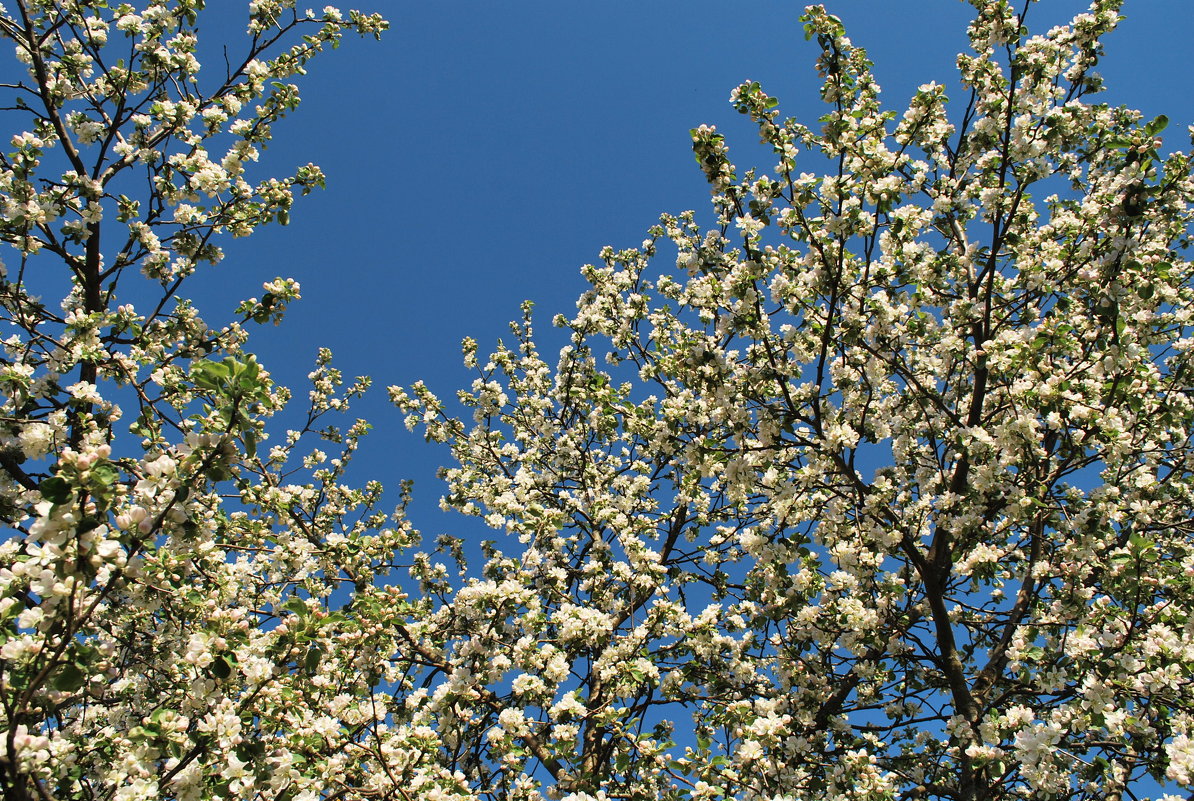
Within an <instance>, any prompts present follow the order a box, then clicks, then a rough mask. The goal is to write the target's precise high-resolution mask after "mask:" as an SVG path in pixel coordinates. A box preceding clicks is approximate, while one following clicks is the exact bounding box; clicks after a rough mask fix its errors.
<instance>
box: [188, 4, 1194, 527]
mask: <svg viewBox="0 0 1194 801" xmlns="http://www.w3.org/2000/svg"><path fill="white" fill-rule="evenodd" d="M827 5H828V7H829V10H830V11H831V12H833V13H836V14H838V15H839V16H841V17H842V18H843V20H844V21H845V23H846V26H847V30H848V31H849V33H850V36H851V38H852V39H853V41H854V42H855V43H856V44H859V45H862V46H864V47H866V48H867V50H868V52H869V53H870V56H871V58H872V60H873V61H874V62H875V73H876V75H877V77H878V80H879V83H880V84H881V85H882V86H883V88H884V97H885V104H886V105H887V106H888V107H890V108H895V109H897V110H902V108H903V105H902V104H903V103H905V102H906V100H907V99H908V97H910V95H911V94H912V92H913V91H914V90H915V87H916V86H917V85H919V84H921V83H925V82H928V81H930V80H936V81H938V82H939V83H946V84H947V85H948V83H949V82H950V81H951V80H952V77H953V74H954V68H953V61H954V56H955V54H956V53H957V52H959V50H961V49H963V48H964V47H965V44H966V41H965V25H966V23H967V21H968V20H969V18H970V11H971V8H970V6H969V5H968V4H967V3H964V2H960V0H916V1H915V2H913V1H912V0H833V1H831V2H829V3H828V4H827ZM1085 5H1086V4H1085V3H1082V2H1075V0H1043V2H1041V3H1038V4H1037V5H1035V6H1034V7H1033V9H1032V11H1031V12H1030V13H1031V15H1032V17H1031V18H1030V25H1031V27H1032V28H1033V29H1034V30H1044V29H1046V28H1048V27H1049V26H1051V25H1053V24H1057V23H1059V22H1062V21H1065V20H1068V19H1069V17H1070V16H1072V14H1073V13H1074V12H1076V11H1079V10H1083V9H1084V8H1085ZM234 6H239V3H235V2H233V0H226V2H210V3H209V12H208V13H212V14H215V15H217V17H218V18H217V19H216V20H213V21H215V22H217V23H218V27H221V28H222V27H223V26H224V25H225V24H228V25H236V24H238V23H239V20H240V18H241V17H240V15H241V13H242V12H239V11H237V12H235V13H234V12H231V11H227V10H225V9H230V8H232V7H234ZM803 6H804V4H803V3H801V2H781V1H780V0H738V1H737V2H732V3H727V2H724V1H723V2H710V1H709V0H684V1H683V2H679V1H678V0H650V2H643V0H606V1H605V2H601V3H559V2H546V0H519V1H518V2H514V3H493V2H490V0H457V1H456V2H435V3H431V2H427V3H393V2H385V0H376V2H375V3H374V6H373V7H364V9H363V10H381V11H383V12H385V13H386V14H387V16H388V18H389V19H390V21H391V24H392V26H393V28H392V30H391V31H390V32H389V33H388V34H387V35H386V36H384V37H383V39H382V41H381V42H374V41H372V40H365V41H357V40H351V41H346V42H345V44H344V46H343V47H341V48H340V49H339V50H338V51H335V52H333V53H330V54H328V56H327V57H325V58H323V59H321V60H318V61H316V62H314V63H313V64H312V69H311V74H310V75H309V76H308V77H307V78H306V79H305V81H304V83H303V89H304V91H303V95H304V103H303V106H302V107H301V108H300V109H299V111H298V112H297V113H295V114H294V115H293V117H291V118H290V120H289V121H288V122H287V123H285V124H283V125H280V126H278V127H277V128H276V129H275V136H276V141H275V143H274V144H273V145H271V147H270V148H269V150H268V151H266V153H265V154H264V155H263V167H264V168H265V170H267V171H269V170H272V171H274V172H276V173H282V172H284V171H286V170H289V169H293V168H294V167H295V166H297V165H300V164H304V163H306V162H308V161H314V162H316V163H318V164H320V165H321V166H323V167H324V169H325V170H326V171H327V173H328V176H329V183H328V189H327V190H326V191H324V192H321V193H317V194H315V195H312V196H310V197H307V198H303V199H301V200H300V203H299V205H298V206H297V207H296V209H295V213H294V215H293V222H292V224H291V225H290V226H289V227H285V228H281V227H275V228H272V229H267V230H263V231H261V232H259V233H258V234H256V235H254V236H253V237H252V238H251V239H248V240H244V241H237V242H229V243H226V244H227V245H228V248H227V249H228V254H229V255H228V258H227V259H226V260H225V262H224V263H222V264H221V265H220V266H219V267H217V268H216V269H215V270H212V271H209V272H208V275H207V277H206V278H204V279H201V280H202V285H201V288H202V290H203V291H202V293H201V303H200V308H201V309H203V310H204V311H205V312H206V314H207V315H208V316H209V317H210V318H212V319H218V318H219V317H220V314H221V312H222V311H223V310H224V309H227V308H230V307H231V305H232V301H233V299H234V297H235V298H241V297H246V296H249V295H255V294H259V291H260V284H261V282H262V281H263V280H268V279H270V278H273V277H275V276H277V275H287V276H292V277H295V278H297V279H298V280H299V281H300V282H301V283H302V285H303V295H304V299H303V301H301V302H300V303H299V304H297V305H295V306H294V307H292V310H291V312H290V314H289V316H288V318H287V320H286V322H285V323H284V324H283V325H282V326H281V327H280V328H277V329H259V330H257V331H255V332H254V334H253V338H252V339H251V340H250V347H251V349H253V350H255V351H257V352H258V353H259V354H260V356H261V357H262V360H263V361H264V362H265V364H266V365H267V366H268V367H269V368H270V369H271V370H272V371H273V373H274V374H275V376H276V377H277V378H279V380H281V381H282V382H283V383H286V384H288V385H290V386H292V387H293V388H295V389H296V390H297V391H298V393H299V394H300V397H301V396H302V395H305V390H304V387H303V377H304V376H305V374H306V372H307V371H308V370H309V369H310V366H311V364H312V362H313V359H314V355H315V352H316V350H317V348H319V347H320V346H328V347H331V348H332V349H333V350H334V352H335V353H336V357H337V364H338V366H340V367H341V369H343V370H344V372H345V373H346V374H349V375H356V374H362V373H366V374H370V375H372V376H373V377H374V380H375V390H374V392H373V393H372V396H371V398H370V399H369V400H368V401H367V402H365V403H362V404H361V405H360V406H359V407H358V408H357V410H356V413H358V414H361V415H363V416H365V417H367V418H369V419H370V420H371V421H372V422H373V423H374V424H375V425H376V435H375V436H374V437H372V438H371V441H367V442H366V444H365V445H364V447H363V452H362V454H361V456H360V457H359V458H358V467H357V470H358V471H359V472H358V473H357V476H358V478H364V477H373V478H378V479H381V480H383V481H385V482H386V483H387V484H396V482H397V481H398V480H399V479H401V478H407V477H409V478H414V479H415V480H416V486H415V504H414V506H413V507H412V517H413V518H414V522H415V524H416V525H417V526H419V527H421V528H423V529H424V533H425V534H428V535H431V536H434V535H435V534H438V533H440V532H443V531H447V530H450V529H451V530H456V533H459V530H458V529H459V528H464V527H465V526H462V524H463V523H464V521H461V520H459V519H458V518H444V517H441V516H440V515H439V513H438V511H436V503H437V500H438V497H439V495H440V492H441V487H440V485H439V484H438V482H437V481H436V480H435V478H434V471H435V467H436V465H437V464H439V463H442V462H443V461H444V460H445V459H446V458H447V454H446V452H445V451H443V450H442V449H439V448H436V447H433V446H428V445H425V444H424V443H423V442H422V439H421V438H420V437H419V436H417V435H411V434H407V433H406V432H405V429H404V428H403V427H402V425H401V420H400V415H399V414H398V412H397V411H396V410H392V409H391V408H390V407H389V406H388V404H387V403H386V402H385V392H384V387H385V386H386V385H389V384H404V385H406V384H409V383H411V382H413V381H415V380H417V379H420V378H422V379H424V380H426V381H427V383H428V384H429V385H430V386H431V387H432V388H433V389H435V390H436V391H437V392H439V393H440V394H441V396H449V397H450V396H452V395H453V394H454V392H455V390H456V389H457V388H459V387H462V386H465V385H467V383H469V382H470V381H471V378H472V376H471V375H470V374H469V373H468V372H467V371H466V370H465V369H464V368H463V367H462V366H461V364H460V359H459V343H460V340H461V338H462V337H464V336H466V335H467V336H473V337H475V338H476V339H477V340H478V341H479V342H480V343H481V348H482V351H483V352H485V350H486V348H487V346H488V345H490V344H492V343H493V342H494V341H495V340H496V339H497V338H499V337H502V336H504V335H506V334H508V328H507V322H508V321H509V320H511V319H513V318H515V317H517V316H518V314H519V308H518V307H519V303H520V302H521V301H522V300H523V299H527V298H529V299H531V300H533V301H535V303H536V309H537V319H538V321H539V329H540V330H541V331H546V330H547V329H548V328H549V321H550V319H551V316H552V315H554V314H555V313H557V312H568V311H570V310H571V309H572V308H573V303H574V300H575V298H576V296H577V295H578V294H579V293H580V292H581V291H583V289H584V284H583V281H582V279H581V277H580V275H579V272H578V270H579V267H580V266H581V265H582V264H584V263H586V262H589V261H593V260H594V259H595V258H596V256H597V252H598V250H599V249H600V248H601V247H602V246H603V245H606V244H611V245H614V246H616V247H623V246H632V245H635V244H637V243H638V242H640V241H641V240H642V238H643V235H644V232H645V230H646V229H647V228H648V227H649V226H651V225H652V224H653V223H654V222H655V221H656V220H657V218H658V215H659V214H660V213H661V212H665V211H666V212H679V211H682V210H684V209H689V208H696V209H699V210H703V209H705V208H706V207H707V202H708V197H709V194H708V189H707V186H706V184H705V181H704V179H703V177H702V175H701V172H700V170H699V169H698V167H697V165H696V164H695V162H694V161H693V158H692V154H691V150H690V147H689V135H688V130H689V129H690V128H692V127H695V126H697V125H699V124H702V123H711V124H716V125H718V127H719V128H720V129H722V130H723V131H725V132H726V133H727V134H728V136H729V144H730V146H731V149H732V152H737V153H738V154H740V156H741V158H742V161H741V162H740V163H741V164H748V163H753V162H752V161H751V158H752V157H753V156H755V155H757V149H755V145H754V143H755V142H756V138H755V135H754V134H753V133H752V132H751V130H750V127H749V124H748V123H747V122H746V121H745V120H744V118H741V117H739V115H737V114H736V113H735V112H734V111H733V110H732V109H731V108H730V107H729V105H728V103H727V97H728V95H729V92H730V90H731V89H732V88H733V87H734V86H736V85H737V84H738V83H740V82H741V81H743V80H745V79H752V80H758V81H760V82H761V83H762V84H763V87H764V89H765V90H766V91H768V92H769V93H770V94H772V95H774V96H777V97H778V98H779V99H780V101H781V106H780V110H781V113H782V115H783V116H788V115H794V116H796V117H797V118H798V119H800V120H801V121H804V122H806V123H815V120H816V118H817V117H818V116H819V115H820V114H821V113H822V109H821V105H820V101H819V100H818V98H817V87H818V82H817V78H816V74H815V71H814V70H813V66H812V65H813V60H814V59H815V57H816V54H817V49H816V46H815V43H809V42H805V41H804V37H803V31H802V29H801V26H800V23H799V22H798V17H799V15H800V13H801V10H802V9H803ZM1124 11H1125V13H1126V14H1127V15H1128V18H1127V19H1126V20H1125V22H1124V23H1123V24H1122V25H1121V27H1120V29H1119V30H1118V31H1116V32H1115V33H1114V34H1113V35H1112V36H1111V37H1110V38H1109V39H1108V40H1107V44H1108V54H1107V57H1106V59H1105V61H1104V63H1103V64H1102V66H1101V69H1100V71H1101V72H1102V73H1103V74H1104V76H1105V77H1106V79H1107V83H1108V86H1109V91H1108V92H1107V93H1106V95H1105V97H1106V98H1107V100H1108V101H1109V102H1113V103H1123V104H1127V105H1131V106H1134V107H1137V108H1140V109H1141V110H1143V111H1144V112H1145V113H1146V114H1147V115H1149V116H1155V115H1156V114H1160V113H1165V114H1167V115H1168V116H1169V117H1170V118H1171V120H1172V124H1171V126H1170V128H1169V131H1168V132H1167V133H1168V136H1169V140H1168V144H1169V146H1170V147H1177V148H1187V147H1188V142H1187V141H1186V138H1185V134H1184V133H1183V132H1184V129H1185V125H1186V124H1187V123H1189V122H1191V121H1194V87H1192V86H1191V83H1190V81H1189V74H1190V69H1189V61H1188V58H1189V56H1188V52H1187V50H1186V47H1187V46H1188V42H1189V41H1190V40H1191V33H1194V5H1192V4H1190V3H1189V0H1127V2H1126V3H1125V9H1124ZM202 32H203V29H202V28H201V33H202ZM213 35H214V34H213ZM770 164H771V160H770V158H767V159H764V160H762V161H761V162H760V165H761V167H762V169H763V170H767V169H769V168H770ZM663 266H664V265H662V264H661V268H662V267H663ZM545 350H546V349H545ZM467 528H471V526H468V527H467Z"/></svg>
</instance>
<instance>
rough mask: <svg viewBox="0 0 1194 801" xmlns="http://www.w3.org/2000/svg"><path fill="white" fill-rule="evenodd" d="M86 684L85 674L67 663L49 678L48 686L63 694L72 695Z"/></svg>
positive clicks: (70, 663) (75, 666) (80, 669)
mask: <svg viewBox="0 0 1194 801" xmlns="http://www.w3.org/2000/svg"><path fill="white" fill-rule="evenodd" d="M86 683H87V674H86V673H84V672H83V670H82V668H80V667H79V666H78V665H76V664H74V663H73V662H67V663H66V664H65V665H63V666H61V667H60V668H58V669H57V670H56V671H54V675H53V676H51V677H50V686H51V687H53V688H54V689H55V690H61V691H62V692H65V693H73V692H74V691H75V690H77V689H79V688H80V687H82V686H83V685H84V684H86Z"/></svg>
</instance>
